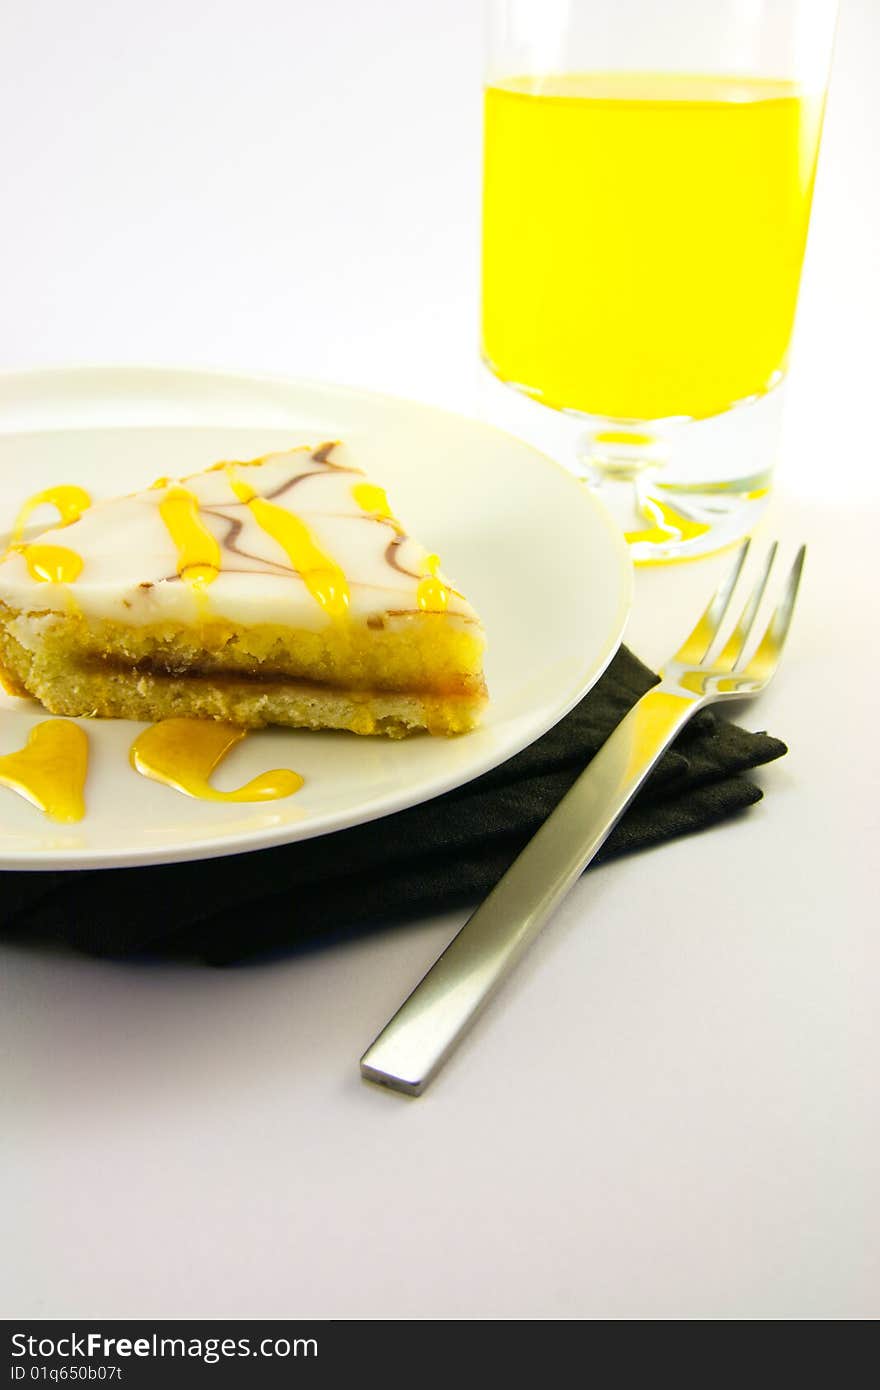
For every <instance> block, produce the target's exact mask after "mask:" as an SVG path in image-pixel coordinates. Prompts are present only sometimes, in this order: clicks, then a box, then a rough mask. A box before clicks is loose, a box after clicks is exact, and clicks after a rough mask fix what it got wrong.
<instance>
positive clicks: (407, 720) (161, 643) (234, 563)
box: [0, 443, 486, 738]
mask: <svg viewBox="0 0 880 1390" xmlns="http://www.w3.org/2000/svg"><path fill="white" fill-rule="evenodd" d="M41 500H42V501H53V502H54V503H55V505H56V506H57V507H58V510H59V512H60V514H61V525H59V526H56V527H55V528H54V529H52V530H49V531H45V532H43V533H42V534H41V535H39V536H37V537H35V538H34V539H32V540H29V541H27V542H25V541H24V540H23V539H22V538H21V526H20V525H19V527H17V529H16V532H14V533H13V541H12V543H11V545H10V548H9V549H8V550H7V552H6V554H5V555H4V556H3V558H2V560H0V675H2V677H3V680H4V684H5V685H6V686H7V688H8V689H9V690H11V691H12V692H13V693H15V694H19V695H24V694H27V695H32V696H34V697H36V699H38V700H40V701H41V702H42V704H43V705H45V707H46V709H48V710H49V711H51V712H52V713H53V714H66V715H97V716H104V717H109V718H121V719H138V720H151V721H158V720H161V719H167V718H171V717H181V716H183V717H189V718H197V719H198V718H201V719H222V720H226V721H228V722H230V723H233V724H237V725H239V726H241V727H243V728H259V727H260V726H262V725H265V724H284V725H291V726H297V727H306V728H311V729H350V730H352V731H353V732H355V733H359V734H388V735H390V736H391V737H395V738H396V737H401V736H403V735H404V734H408V733H410V732H412V731H415V730H420V729H427V730H429V731H430V732H431V733H433V734H457V733H462V732H465V731H466V730H468V729H470V728H472V727H473V725H474V724H475V723H476V722H477V720H478V718H479V716H480V712H481V710H482V709H483V707H484V705H485V702H486V687H485V682H484V679H483V671H482V657H483V649H484V646H485V637H484V633H483V629H482V626H481V623H480V620H479V618H478V617H477V614H476V613H475V612H474V610H473V608H472V607H471V606H470V604H469V603H468V602H467V600H466V599H465V598H464V597H463V596H462V595H461V594H460V593H459V592H458V591H457V590H456V589H455V588H454V587H453V586H452V584H451V583H450V582H449V581H448V580H447V579H446V578H445V576H444V575H443V574H442V573H441V571H440V569H439V561H438V559H437V556H436V555H431V554H429V553H428V552H427V551H426V550H425V549H424V548H423V547H422V546H421V545H420V544H419V543H418V542H417V541H416V540H414V539H413V538H412V537H411V536H409V535H407V533H406V532H405V531H404V529H403V527H402V525H401V523H400V522H399V521H398V520H397V518H396V517H395V516H394V515H393V514H392V512H391V509H390V507H389V504H388V500H387V498H386V496H385V493H384V491H383V489H382V488H381V487H378V486H377V485H376V484H374V483H372V482H370V480H369V479H368V478H367V477H366V476H365V475H364V473H363V472H362V471H361V470H360V469H358V468H357V467H355V466H354V464H353V463H352V462H351V461H350V459H349V457H348V454H347V451H346V449H345V448H344V447H343V446H342V445H341V444H338V443H330V444H323V445H321V446H320V447H317V448H312V447H311V446H304V447H302V448H296V449H291V450H289V451H287V452H285V453H276V454H269V455H267V456H266V457H265V458H260V459H254V460H252V461H251V462H249V463H220V464H215V465H214V466H213V467H212V468H209V469H207V470H206V471H205V472H202V473H196V474H193V475H191V476H189V477H185V478H183V479H180V480H179V481H173V480H169V479H167V478H160V479H159V480H158V481H157V482H156V483H154V484H153V486H152V487H150V488H148V489H146V490H145V491H143V492H137V493H134V494H131V495H130V496H125V497H118V498H114V499H113V500H110V501H106V502H97V503H95V504H94V505H93V506H90V505H86V504H87V503H88V497H87V495H86V494H84V493H82V491H81V490H80V489H78V488H73V487H70V488H60V489H55V490H51V491H50V492H48V493H44V494H40V495H39V496H38V497H37V498H35V499H33V502H32V503H31V504H29V505H30V506H33V505H34V504H36V503H37V502H39V501H41Z"/></svg>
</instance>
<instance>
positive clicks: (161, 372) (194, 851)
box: [0, 362, 634, 873]
mask: <svg viewBox="0 0 880 1390" xmlns="http://www.w3.org/2000/svg"><path fill="white" fill-rule="evenodd" d="M122 374H126V375H143V376H144V377H150V376H153V377H156V378H159V377H161V376H166V377H178V378H179V377H188V378H193V379H198V378H202V379H204V378H215V379H221V380H222V379H225V380H233V381H236V382H239V383H241V384H243V385H245V386H246V385H248V384H253V383H257V384H264V385H270V384H272V385H275V386H278V387H281V388H285V389H287V390H294V391H296V390H300V391H304V392H306V393H308V392H315V393H321V394H326V395H327V396H328V397H330V398H332V397H334V396H337V397H338V396H345V397H348V398H349V399H351V398H356V399H365V400H368V401H371V402H374V403H377V404H380V405H383V406H387V407H390V408H399V407H401V406H402V407H405V408H406V409H408V410H415V411H417V412H418V411H424V412H426V413H428V414H431V415H437V414H440V415H443V416H445V417H447V418H448V419H450V420H452V421H454V422H456V423H458V424H462V423H463V424H465V425H467V426H469V427H472V428H473V427H476V428H477V429H478V430H484V431H488V432H489V433H491V434H494V435H496V436H500V437H501V438H505V439H509V440H511V441H512V442H513V443H515V444H516V445H517V446H518V447H519V448H525V449H528V450H529V451H530V452H531V453H533V454H534V455H536V456H537V457H538V458H539V459H541V461H542V463H543V464H545V465H548V466H550V467H552V468H553V469H554V470H556V471H557V472H558V473H560V474H561V475H562V476H563V477H564V478H565V479H566V480H567V481H570V482H571V483H573V484H574V485H576V486H580V480H579V479H578V478H577V476H576V475H575V474H574V473H572V472H571V471H570V470H569V469H567V468H565V466H564V465H563V464H562V463H560V462H559V461H558V459H555V458H553V457H552V456H551V455H549V454H546V453H545V452H544V451H543V450H542V449H539V448H537V447H536V446H535V445H534V444H532V443H531V441H529V440H526V439H522V438H521V437H519V436H518V435H515V434H513V433H512V432H511V431H510V430H505V429H502V428H499V427H498V426H497V425H494V424H492V423H491V422H490V421H488V420H483V419H479V418H475V417H473V416H470V415H465V414H463V413H462V412H460V411H456V410H450V409H449V408H448V407H446V406H441V405H434V404H433V403H431V402H427V401H420V400H414V399H413V398H411V397H406V396H395V395H392V394H390V393H388V392H384V391H375V390H373V389H372V388H370V387H364V386H349V385H347V384H344V383H339V382H331V381H326V380H322V379H320V378H307V377H294V376H286V375H284V374H283V373H278V372H271V371H264V370H255V371H249V370H247V369H239V368H226V367H218V366H205V367H203V366H196V365H193V364H189V365H186V366H179V367H178V366H174V365H173V364H169V363H143V362H114V363H101V362H79V363H71V364H60V363H58V364H47V365H40V366H30V367H23V368H15V367H3V368H0V388H4V387H5V388H8V387H10V386H12V387H14V385H15V383H16V381H21V382H23V383H24V382H25V381H27V382H35V381H37V382H38V381H39V380H40V379H44V380H47V382H48V380H51V379H54V380H58V379H63V378H65V377H77V376H79V377H87V376H95V375H104V376H114V375H115V376H120V375H122ZM2 405H3V403H2V402H0V434H5V433H9V434H14V433H15V432H16V431H14V430H10V431H8V432H7V431H6V430H4V428H3V414H4V412H3V409H2ZM35 432H36V431H35ZM581 496H582V497H583V499H584V500H585V501H586V502H587V505H588V506H590V507H591V508H592V509H593V511H594V514H595V516H596V518H597V520H598V521H600V522H601V524H602V527H603V529H604V531H605V534H606V537H607V539H608V540H609V541H610V542H611V546H612V551H613V552H614V553H615V556H616V566H617V581H618V602H617V610H616V616H615V622H614V633H613V635H612V636H610V637H608V638H607V639H606V641H605V643H604V645H603V648H602V653H601V656H600V657H599V658H598V659H597V661H596V662H595V663H594V664H593V665H591V667H590V670H589V672H588V673H582V675H581V676H580V677H579V678H578V680H577V681H575V682H574V688H573V689H572V690H570V691H569V693H568V694H566V696H565V697H564V698H563V699H562V701H561V702H559V703H558V704H555V705H554V707H553V711H552V713H551V715H550V716H549V717H548V718H546V719H539V720H538V721H537V722H536V723H533V724H530V725H529V729H528V735H527V737H526V738H525V740H524V741H519V740H514V744H515V746H512V745H505V746H504V747H503V748H502V749H500V750H498V749H497V748H496V749H495V750H494V751H493V750H492V749H491V748H490V749H489V750H488V751H487V754H486V756H484V757H483V758H481V759H478V760H477V761H476V762H474V763H473V764H469V765H468V767H467V770H466V772H465V773H464V775H462V773H461V769H459V770H458V771H457V772H452V773H451V774H449V775H448V776H446V777H444V776H438V777H435V778H434V779H433V780H432V781H431V790H430V791H429V792H428V793H427V795H425V794H423V792H419V793H417V794H416V795H415V796H412V795H410V794H408V793H407V792H406V791H405V790H402V791H400V792H399V793H397V794H395V795H391V796H389V795H388V794H387V793H383V794H382V796H381V797H380V798H374V799H373V800H372V801H368V802H366V803H361V805H360V807H359V809H358V810H357V811H356V812H355V813H354V814H353V815H352V816H351V817H350V818H349V817H346V816H345V815H344V813H343V814H342V816H341V818H340V816H339V815H335V816H329V817H328V815H327V814H326V813H325V815H324V816H323V817H322V818H318V819H316V823H314V824H312V825H309V824H308V823H307V822H305V821H300V822H296V823H294V824H288V825H285V826H280V827H276V828H275V829H276V830H277V832H278V833H277V834H273V833H272V829H271V828H270V829H265V828H264V829H262V830H255V831H251V832H246V833H241V832H239V834H238V835H237V836H236V838H235V840H234V841H233V842H230V839H229V836H228V835H222V834H218V835H216V836H214V837H212V838H210V839H206V840H204V841H202V842H200V843H199V844H198V845H197V846H193V845H190V846H189V847H187V846H186V844H184V845H183V846H182V847H181V848H179V849H178V848H176V847H174V846H169V847H167V848H165V849H161V850H157V851H154V850H150V849H143V850H141V851H131V852H127V851H119V852H113V851H109V852H108V851H103V852H102V851H100V850H87V851H80V852H78V853H64V852H57V851H56V852H54V853H53V852H50V851H46V850H39V849H38V850H28V851H24V852H23V853H18V854H15V855H11V854H6V853H4V852H3V851H0V871H3V872H10V871H11V872H22V873H46V872H56V871H57V872H75V871H77V870H90V871H98V870H102V869H124V868H149V867H156V868H158V867H161V866H162V865H168V864H180V863H197V862H199V861H201V860H207V859H218V858H225V857H227V856H233V855H236V854H254V853H257V852H259V851H260V850H266V849H277V848H280V847H281V846H283V845H285V844H294V843H296V842H298V841H300V840H309V839H316V838H318V837H319V836H323V835H333V834H336V833H337V832H339V831H342V830H347V829H352V828H354V827H355V826H358V825H366V824H369V822H371V821H374V820H380V819H383V818H384V817H385V816H390V815H395V814H397V812H399V811H403V810H407V809H409V808H411V807H414V806H419V805H422V804H424V803H425V802H428V801H433V800H435V799H436V798H437V797H439V796H443V795H444V794H445V793H446V792H449V791H453V790H455V789H456V788H457V787H462V786H467V785H468V784H469V783H470V782H472V781H474V780H475V779H476V778H477V777H480V776H482V775H483V774H484V773H486V772H490V771H491V770H492V769H493V768H496V767H499V766H500V765H501V764H502V763H504V762H506V761H507V760H508V759H509V758H512V757H514V756H515V755H516V754H517V753H518V752H521V751H522V750H523V749H525V748H528V747H530V746H531V745H532V744H533V743H534V742H536V740H537V739H539V738H541V737H543V735H544V734H546V733H547V732H548V730H549V729H552V728H554V727H555V725H556V724H558V723H559V721H560V720H561V719H563V718H564V717H565V715H566V714H568V713H569V712H570V711H571V710H572V709H573V708H574V706H575V705H576V704H577V703H578V701H579V700H581V699H583V697H584V696H585V695H586V694H587V693H588V692H589V691H590V690H591V689H592V688H593V686H594V685H595V684H596V682H597V681H598V680H599V678H600V677H601V676H602V675H603V673H604V672H605V671H606V670H607V668H608V666H609V665H610V663H611V661H612V659H613V657H614V655H615V653H616V652H617V651H618V649H619V647H620V645H621V643H622V640H623V635H624V633H625V631H626V626H627V622H628V619H629V616H630V613H631V611H632V604H633V590H634V568H633V563H632V560H631V558H630V555H629V552H628V550H627V546H626V542H625V540H624V537H623V534H622V532H621V531H620V529H619V528H618V527H617V525H616V524H615V522H614V520H613V518H612V517H611V515H610V513H609V512H608V510H607V508H606V507H605V506H604V504H603V503H602V501H601V500H600V499H599V498H597V497H596V496H595V495H594V494H593V493H591V492H589V491H588V490H587V489H586V488H584V489H583V492H582V493H581ZM609 627H610V624H609ZM328 819H333V820H334V821H335V822H336V823H334V824H332V825H328V824H327V820H328ZM291 830H295V831H296V833H295V834H291V833H290V831H291ZM254 841H257V843H253V842H254Z"/></svg>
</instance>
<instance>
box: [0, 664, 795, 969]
mask: <svg viewBox="0 0 880 1390" xmlns="http://www.w3.org/2000/svg"><path fill="white" fill-rule="evenodd" d="M656 681H657V676H655V675H654V674H653V672H651V671H649V670H648V669H647V667H645V666H643V665H642V663H641V662H640V661H639V660H638V659H637V658H636V657H635V656H633V654H632V652H630V651H628V650H627V648H625V647H621V649H620V650H619V651H618V653H617V655H616V656H615V658H614V660H613V661H612V662H611V665H610V666H609V667H608V669H607V671H606V672H605V674H604V675H603V676H602V678H601V679H600V680H599V681H598V682H597V684H596V685H595V686H594V688H593V689H592V690H591V691H590V692H589V694H588V695H586V696H585V697H584V699H583V700H581V702H580V704H579V705H577V706H576V707H575V708H574V709H573V710H572V711H571V713H570V714H567V715H566V716H565V718H564V719H562V720H560V722H559V723H558V724H557V725H556V726H555V727H554V728H552V729H551V730H550V731H549V732H548V733H546V734H545V735H544V736H543V738H539V739H538V740H537V741H536V742H535V743H533V744H532V745H531V746H530V747H529V748H525V749H524V750H523V751H522V752H521V753H517V754H516V756H515V757H513V758H510V759H509V760H508V761H507V762H506V763H503V764H502V765H501V766H500V767H497V768H494V769H493V770H492V771H491V772H487V773H485V774H484V775H483V776H482V777H478V778H476V779H475V780H474V781H473V782H469V783H468V784H467V785H466V786H463V787H459V788H457V789H456V790H455V791H451V792H447V793H446V794H445V795H444V796H440V797H437V798H435V799H434V800H433V801H427V802H424V803H423V804H422V805H421V806H414V807H412V808H411V809H410V810H408V811H399V812H398V813H397V814H395V815H392V816H385V817H383V818H382V819H380V820H376V821H371V822H369V824H367V825H359V826H355V827H354V828H353V829H351V830H340V831H337V832H336V833H335V834H332V835H324V836H322V837H320V838H317V839H313V840H304V841H300V842H299V843H297V844H292V845H282V846H281V847H279V848H276V849H267V850H258V851H255V852H253V853H251V854H239V855H231V856H229V857H227V858H224V859H208V860H202V861H194V862H191V863H185V864H167V865H157V866H155V867H150V868H144V869H102V870H81V871H71V872H66V873H60V872H47V873H21V872H17V871H7V872H6V873H5V874H4V875H3V880H2V885H0V888H2V894H0V928H2V930H3V931H4V932H5V933H6V934H7V935H14V936H15V937H17V938H19V939H35V938H36V937H38V936H39V937H46V936H49V937H57V938H62V939H63V940H65V941H67V942H69V943H70V944H72V945H73V946H75V947H77V948H79V949H80V950H83V951H87V952H89V953H91V954H95V955H102V956H122V955H131V954H136V953H143V952H148V953H157V952H158V953H162V954H169V953H174V954H178V953H183V954H186V955H195V956H199V957H201V958H202V959H204V960H205V961H208V962H210V963H211V964H215V965H225V964H230V963H232V962H234V961H238V960H242V959H244V958H245V957H247V956H252V955H254V954H256V953H258V952H263V951H268V950H272V949H278V948H283V947H288V946H293V945H295V944H300V943H303V942H306V941H310V940H315V939H317V938H328V937H332V938H334V939H338V937H339V934H340V933H348V932H352V931H361V930H364V929H366V928H367V927H368V926H370V925H374V924H377V923H386V922H388V921H392V920H394V921H402V920H407V919H412V918H415V917H418V916H420V915H424V914H427V913H433V912H437V911H442V910H444V909H448V908H452V907H460V906H463V905H467V904H471V903H475V902H477V901H478V900H479V899H480V898H481V897H483V896H484V895H485V894H486V893H487V892H488V891H489V889H490V888H491V887H492V886H493V884H495V883H496V882H497V880H498V879H499V878H500V877H501V875H502V874H503V873H504V871H505V869H506V868H507V867H508V865H509V864H510V863H511V862H512V861H513V859H514V858H515V857H516V855H517V854H518V853H519V851H520V850H521V849H522V847H523V845H525V843H526V842H527V841H528V840H529V838H530V837H531V836H532V835H533V834H534V832H535V831H536V830H537V829H538V826H539V825H540V824H541V823H542V821H543V820H545V819H546V817H547V816H548V815H549V813H550V812H551V811H552V810H553V808H554V806H555V805H556V804H557V802H558V801H559V799H560V798H561V797H562V796H563V795H564V793H565V792H566V791H567V790H568V788H569V787H570V786H571V784H572V782H573V781H574V779H575V777H577V775H578V773H579V772H581V770H582V769H583V768H584V767H585V766H586V764H587V763H588V762H589V760H590V758H591V757H592V756H593V754H594V753H595V752H596V750H597V749H598V748H599V747H600V746H601V745H602V743H604V741H605V739H606V738H607V737H608V735H609V734H610V733H611V731H612V729H613V728H614V726H615V725H616V724H617V723H619V721H620V720H621V719H622V718H623V716H624V714H626V712H627V710H628V709H630V708H631V706H632V705H634V704H635V702H636V700H637V699H638V698H639V697H640V696H641V695H643V694H644V693H645V691H646V690H648V689H650V687H651V686H652V685H653V684H654V683H655V682H656ZM785 752H786V748H785V744H783V743H780V741H779V740H778V739H776V738H772V737H771V736H770V735H769V734H766V733H758V734H753V733H748V732H747V731H746V730H745V729H741V728H739V727H738V726H737V725H735V724H731V723H728V722H727V721H726V720H723V719H720V718H718V717H717V716H716V714H715V713H714V712H713V711H711V710H704V711H703V712H702V713H700V714H698V715H696V716H695V717H694V718H693V719H692V720H691V721H690V723H689V724H688V725H687V727H686V728H685V729H684V731H683V732H682V734H681V735H680V736H679V738H678V739H677V740H676V742H675V743H674V744H673V746H672V748H671V749H670V750H669V751H668V752H667V753H666V755H665V756H664V757H663V758H662V759H661V761H660V763H659V764H658V766H657V768H656V769H655V771H654V772H653V773H652V774H651V776H650V778H649V779H648V781H647V782H646V783H645V786H644V787H643V788H642V790H641V792H640V793H639V795H638V796H637V797H636V799H635V801H634V802H633V804H632V806H631V807H630V809H629V810H628V811H627V813H626V815H625V816H624V817H623V818H622V820H621V821H620V822H619V824H618V825H617V827H616V828H615V830H614V831H613V832H612V834H611V835H610V837H609V838H608V840H607V841H606V843H605V845H604V847H603V849H602V851H601V853H600V854H599V856H598V857H597V860H596V861H594V862H599V861H601V860H603V859H608V858H610V857H611V856H612V855H616V854H623V853H625V852H627V851H630V850H635V849H641V848H642V847H643V846H645V845H653V844H658V843H659V842H660V841H662V840H668V839H672V838H673V837H674V836H678V835H684V834H686V833H688V832H689V831H692V830H699V829H702V828H704V827H705V826H709V825H713V824H715V823H716V822H717V821H720V820H724V819H725V818H726V817H728V816H730V815H733V814H734V813H735V812H737V811H741V810H743V809H744V808H745V807H747V806H751V805H752V804H753V803H754V802H756V801H759V800H760V798H761V795H762V793H761V791H760V789H759V788H758V787H756V786H755V785H754V783H752V782H750V781H748V780H747V779H746V778H745V777H743V776H742V775H741V774H742V773H743V772H745V771H746V770H748V769H749V768H754V767H758V766H760V765H761V764H762V763H767V762H770V761H771V760H772V759H773V758H778V757H781V755H782V754H783V753H785Z"/></svg>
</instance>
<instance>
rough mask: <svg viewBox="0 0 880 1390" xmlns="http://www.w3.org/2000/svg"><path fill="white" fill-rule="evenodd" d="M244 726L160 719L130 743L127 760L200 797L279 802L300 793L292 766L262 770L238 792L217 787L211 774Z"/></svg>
mask: <svg viewBox="0 0 880 1390" xmlns="http://www.w3.org/2000/svg"><path fill="white" fill-rule="evenodd" d="M246 732H247V730H246V729H239V728H238V727H237V726H236V725H234V724H220V723H215V722H214V721H213V720H208V719H163V720H162V721H161V723H159V724H153V725H151V726H150V728H149V729H145V730H144V732H143V733H142V734H139V735H138V737H137V738H136V739H135V741H134V743H133V744H132V745H131V751H130V753H129V758H130V760H131V765H132V767H133V768H134V769H135V771H136V772H139V773H140V774H141V776H142V777H149V778H151V779H152V780H153V781H154V782H161V783H163V785H164V786H166V787H173V788H174V789H175V791H179V792H183V794H184V796H192V797H197V798H198V799H199V800H201V801H278V800H279V799H280V798H281V797H284V796H292V795H293V793H294V792H298V791H299V789H300V787H301V786H302V784H303V779H302V777H300V775H299V773H298V772H293V771H291V769H290V768H284V767H282V768H275V769H273V771H271V772H261V773H260V775H259V777H254V778H253V779H252V781H250V782H247V783H246V784H245V785H244V786H243V787H239V788H238V790H237V791H232V792H219V791H217V790H216V789H215V788H214V787H212V786H211V784H210V782H209V780H208V779H209V778H210V776H211V773H212V772H213V771H214V768H215V767H216V766H217V764H218V763H220V762H221V761H222V760H223V758H225V756H226V754H227V753H228V752H229V750H230V749H231V748H234V747H235V745H236V744H237V743H240V742H241V740H242V739H243V738H244V736H245V734H246Z"/></svg>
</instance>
